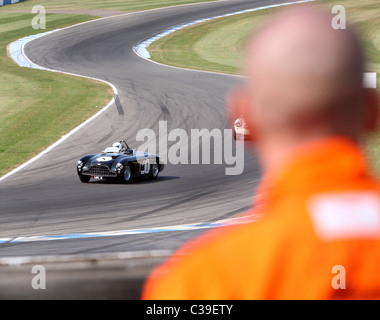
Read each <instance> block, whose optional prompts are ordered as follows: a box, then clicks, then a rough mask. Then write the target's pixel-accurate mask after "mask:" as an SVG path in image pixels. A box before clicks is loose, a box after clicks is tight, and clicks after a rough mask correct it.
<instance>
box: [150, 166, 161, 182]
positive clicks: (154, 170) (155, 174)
mask: <svg viewBox="0 0 380 320" xmlns="http://www.w3.org/2000/svg"><path fill="white" fill-rule="evenodd" d="M159 172H160V171H159V168H158V164H157V163H154V164H153V165H152V169H151V171H150V175H149V178H150V179H152V180H155V179H157V177H158V173H159Z"/></svg>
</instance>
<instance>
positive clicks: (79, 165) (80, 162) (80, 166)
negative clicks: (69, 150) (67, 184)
mask: <svg viewBox="0 0 380 320" xmlns="http://www.w3.org/2000/svg"><path fill="white" fill-rule="evenodd" d="M77 167H78V169H80V168H82V167H83V162H82V161H80V160H79V161H77Z"/></svg>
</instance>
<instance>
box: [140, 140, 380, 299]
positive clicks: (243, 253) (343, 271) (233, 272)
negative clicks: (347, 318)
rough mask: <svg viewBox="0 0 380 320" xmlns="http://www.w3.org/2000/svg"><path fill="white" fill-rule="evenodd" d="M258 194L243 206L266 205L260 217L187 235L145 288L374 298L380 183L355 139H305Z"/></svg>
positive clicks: (220, 294)
mask: <svg viewBox="0 0 380 320" xmlns="http://www.w3.org/2000/svg"><path fill="white" fill-rule="evenodd" d="M257 195H258V196H259V198H260V200H259V205H258V206H257V208H256V209H253V210H252V211H251V212H249V213H247V214H248V215H253V216H254V215H256V214H260V215H261V214H263V215H262V217H261V218H260V219H259V220H258V221H257V222H249V223H245V224H235V225H231V226H224V227H220V228H217V229H214V230H212V231H209V232H207V233H206V234H204V235H202V236H201V237H198V238H197V239H195V240H192V241H190V242H189V243H188V244H186V245H185V246H183V247H182V248H180V249H179V250H178V251H177V252H176V253H175V254H174V255H173V256H172V257H170V258H169V259H168V260H167V261H166V262H165V263H164V264H163V265H161V266H159V267H158V268H156V269H155V270H154V271H153V273H152V274H151V276H150V277H149V278H148V279H147V281H146V283H145V286H144V290H143V294H142V298H143V299H157V300H159V299H216V300H222V299H224V300H225V299H378V298H380V184H379V183H378V182H377V181H376V180H375V179H374V178H372V177H371V175H370V174H369V173H368V169H367V167H366V163H365V160H364V156H363V155H362V153H361V151H360V149H359V147H358V146H356V145H355V144H353V143H351V142H350V141H348V140H346V139H345V138H341V137H333V138H328V139H322V140H319V141H315V142H312V143H309V144H307V145H304V146H301V147H299V148H297V149H296V150H294V152H293V154H292V156H291V157H289V159H286V160H284V164H283V166H282V167H281V168H280V169H278V170H276V172H269V173H268V174H267V175H265V176H264V179H263V181H262V184H261V186H260V188H259V191H258V194H257ZM232 200H233V199H232Z"/></svg>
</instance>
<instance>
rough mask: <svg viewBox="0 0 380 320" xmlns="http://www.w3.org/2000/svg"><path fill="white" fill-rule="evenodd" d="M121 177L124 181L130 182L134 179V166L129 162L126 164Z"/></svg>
mask: <svg viewBox="0 0 380 320" xmlns="http://www.w3.org/2000/svg"><path fill="white" fill-rule="evenodd" d="M121 179H122V181H123V182H124V183H130V182H131V181H132V180H133V173H132V168H131V166H130V165H129V164H128V165H126V166H125V168H124V170H123V174H122V176H121Z"/></svg>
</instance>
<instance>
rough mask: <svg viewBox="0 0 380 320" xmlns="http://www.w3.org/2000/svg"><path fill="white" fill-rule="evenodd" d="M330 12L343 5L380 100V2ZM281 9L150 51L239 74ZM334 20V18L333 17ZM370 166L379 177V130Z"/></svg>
mask: <svg viewBox="0 0 380 320" xmlns="http://www.w3.org/2000/svg"><path fill="white" fill-rule="evenodd" d="M320 2H322V3H323V4H324V5H326V7H327V8H328V9H329V10H331V8H332V6H333V5H335V4H339V5H343V6H344V7H345V9H346V14H347V19H348V21H349V22H351V23H352V24H354V26H355V27H356V28H357V30H358V32H359V34H360V36H361V38H362V40H363V44H364V47H365V52H366V54H367V61H368V63H367V71H371V72H377V73H378V79H377V84H378V88H379V89H378V93H379V96H380V2H379V1H377V0H362V1H357V0H333V1H331V0H323V1H320ZM276 10H278V9H267V10H261V11H257V12H251V13H246V14H241V15H237V16H232V17H227V18H219V19H216V20H211V21H208V22H204V23H201V24H198V25H195V26H191V27H187V28H185V29H181V30H179V31H177V32H175V33H172V34H170V35H168V36H166V37H164V38H161V39H160V40H158V41H156V42H154V43H153V44H152V45H150V46H149V47H148V50H149V53H150V55H151V58H152V60H154V61H157V62H160V63H163V64H168V65H172V66H177V67H182V68H190V69H198V70H207V71H214V72H223V73H230V74H239V73H240V58H241V53H242V48H243V46H244V43H245V41H246V39H247V37H248V36H249V34H250V33H251V32H252V30H255V28H257V27H258V26H259V25H260V24H261V23H262V21H263V20H264V19H265V18H267V17H268V16H269V15H271V14H273V12H275V11H276ZM332 17H333V15H332ZM366 147H367V149H368V158H369V162H370V164H371V166H372V167H373V168H374V169H375V171H376V172H377V173H378V174H380V129H379V130H378V132H376V133H375V134H373V136H372V137H370V139H368V142H367V146H366Z"/></svg>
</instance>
